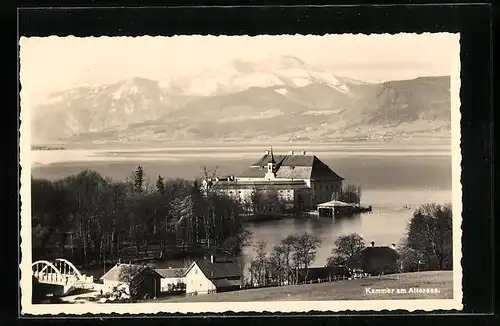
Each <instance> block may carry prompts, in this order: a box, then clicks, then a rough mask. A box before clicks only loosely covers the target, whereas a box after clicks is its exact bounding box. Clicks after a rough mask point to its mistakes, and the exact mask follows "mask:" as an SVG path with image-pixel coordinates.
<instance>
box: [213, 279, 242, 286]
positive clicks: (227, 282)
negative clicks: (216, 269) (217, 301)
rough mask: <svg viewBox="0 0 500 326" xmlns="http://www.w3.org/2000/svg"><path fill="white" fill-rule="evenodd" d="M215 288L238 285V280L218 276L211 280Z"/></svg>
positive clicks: (239, 283) (239, 282)
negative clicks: (218, 277)
mask: <svg viewBox="0 0 500 326" xmlns="http://www.w3.org/2000/svg"><path fill="white" fill-rule="evenodd" d="M213 283H214V285H215V287H216V288H218V289H220V288H229V287H233V286H240V285H241V281H240V280H228V279H227V278H220V279H216V280H214V281H213Z"/></svg>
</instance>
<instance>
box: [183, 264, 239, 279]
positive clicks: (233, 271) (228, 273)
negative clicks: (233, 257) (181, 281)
mask: <svg viewBox="0 0 500 326" xmlns="http://www.w3.org/2000/svg"><path fill="white" fill-rule="evenodd" d="M195 264H196V265H198V267H199V268H200V270H201V271H202V272H203V274H205V276H206V277H207V278H208V279H222V278H229V277H240V276H241V275H242V274H243V273H242V270H241V268H240V267H239V266H238V265H236V264H235V263H233V262H217V261H215V262H213V263H212V262H211V261H210V260H206V259H203V260H196V261H195V262H193V264H191V266H190V267H189V268H188V269H187V270H186V273H185V274H187V273H189V271H190V270H191V269H192V268H193V266H194V265H195Z"/></svg>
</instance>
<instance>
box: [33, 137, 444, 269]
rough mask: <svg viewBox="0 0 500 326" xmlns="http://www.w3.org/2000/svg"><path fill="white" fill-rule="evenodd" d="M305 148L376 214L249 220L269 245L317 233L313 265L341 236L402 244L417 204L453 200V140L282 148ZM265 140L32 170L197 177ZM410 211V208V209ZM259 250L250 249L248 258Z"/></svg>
mask: <svg viewBox="0 0 500 326" xmlns="http://www.w3.org/2000/svg"><path fill="white" fill-rule="evenodd" d="M292 149H293V150H295V152H296V153H298V152H300V151H301V150H306V151H307V153H308V154H315V155H317V156H318V157H319V158H320V159H321V160H323V161H324V162H325V163H327V164H328V165H329V166H330V167H331V168H332V169H333V170H334V171H335V172H337V173H338V174H339V175H340V176H342V177H344V178H345V183H353V184H361V186H362V190H363V194H362V202H363V203H364V204H366V205H372V207H373V212H372V213H366V214H361V215H358V216H354V217H351V218H337V219H331V218H318V217H315V216H311V217H306V218H295V219H281V220H272V221H265V222H258V223H248V228H249V229H250V230H251V231H252V232H253V234H254V238H253V239H254V241H255V242H256V241H259V240H265V241H267V243H268V250H269V251H270V250H271V249H272V247H273V246H274V245H276V244H278V243H279V242H280V240H281V239H283V238H285V237H286V236H288V235H290V234H294V233H301V232H310V233H312V234H314V235H316V236H317V237H318V238H319V239H320V240H321V241H322V246H321V248H319V249H318V251H317V259H316V261H315V264H314V265H317V266H321V265H324V264H325V262H326V259H327V258H328V256H329V255H330V252H331V249H332V248H333V242H334V241H335V239H336V238H337V237H338V236H340V235H345V234H348V233H352V232H357V233H360V234H361V235H362V236H363V237H364V238H365V240H366V241H367V242H370V241H375V243H376V245H390V244H391V243H398V242H399V241H400V240H401V239H402V238H403V237H404V234H405V230H406V226H407V224H408V222H409V220H410V219H411V216H412V213H413V210H414V209H415V208H416V207H418V206H419V205H421V204H424V203H427V202H436V203H439V204H444V203H450V202H451V201H452V191H451V185H452V183H451V182H452V167H451V150H450V146H449V145H436V146H432V147H431V146H426V145H421V146H415V145H413V146H408V145H401V146H397V145H396V146H395V145H391V146H386V145H380V144H377V145H366V144H349V145H345V144H342V145H336V146H335V145H328V146H325V145H308V146H307V147H302V148H297V147H294V148H292V147H291V146H280V148H275V149H274V150H275V152H276V153H283V152H287V151H289V150H292ZM265 150H266V149H265V147H263V146H259V147H257V146H248V145H247V146H245V147H242V146H240V147H234V146H218V147H217V146H207V147H199V148H195V147H171V148H123V147H122V148H120V149H112V148H104V149H97V150H96V149H94V150H92V149H85V150H77V149H75V150H58V151H51V150H43V151H32V155H31V162H32V175H33V177H35V178H47V179H56V178H61V177H65V176H68V175H71V174H76V173H78V172H80V171H82V170H83V169H87V168H88V169H93V170H96V171H97V172H99V173H101V174H102V175H104V176H107V177H111V178H113V179H117V180H123V179H125V178H126V177H129V176H131V174H132V172H133V171H134V170H135V168H136V167H137V165H139V164H140V165H141V166H142V167H143V169H144V172H145V173H146V175H147V177H148V179H149V181H150V182H154V181H155V180H156V178H157V177H158V175H161V176H162V177H164V178H177V177H180V178H189V179H191V178H194V177H199V176H200V175H201V168H202V166H204V165H206V166H207V167H208V168H212V169H213V168H215V167H217V171H218V172H219V173H218V174H219V175H230V174H235V175H238V174H239V173H240V172H242V171H243V170H244V169H245V168H246V167H248V166H249V165H251V164H252V163H253V162H255V161H257V160H258V159H259V158H260V157H261V156H262V155H264V151H265ZM405 206H406V207H409V208H410V209H405V208H404V207H405ZM251 256H253V248H246V249H245V251H244V257H246V259H245V260H248V259H249V258H250V257H251Z"/></svg>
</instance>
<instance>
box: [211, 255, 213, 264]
mask: <svg viewBox="0 0 500 326" xmlns="http://www.w3.org/2000/svg"><path fill="white" fill-rule="evenodd" d="M210 262H211V263H212V264H213V263H214V255H210Z"/></svg>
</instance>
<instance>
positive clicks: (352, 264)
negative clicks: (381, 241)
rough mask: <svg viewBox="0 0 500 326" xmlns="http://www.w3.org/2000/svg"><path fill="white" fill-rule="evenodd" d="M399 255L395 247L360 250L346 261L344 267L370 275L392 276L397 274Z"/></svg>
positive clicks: (371, 247)
mask: <svg viewBox="0 0 500 326" xmlns="http://www.w3.org/2000/svg"><path fill="white" fill-rule="evenodd" d="M399 257H400V256H399V254H398V252H397V251H396V245H395V244H392V245H391V246H390V247H389V246H380V247H376V246H375V242H373V241H372V242H371V246H369V247H366V248H365V249H363V250H361V251H360V252H358V253H357V254H355V255H354V256H352V257H351V258H350V259H348V260H347V262H346V266H348V267H349V268H350V269H351V270H358V271H363V272H364V273H367V274H370V275H380V274H393V273H397V272H398V270H399V269H398V259H399Z"/></svg>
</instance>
